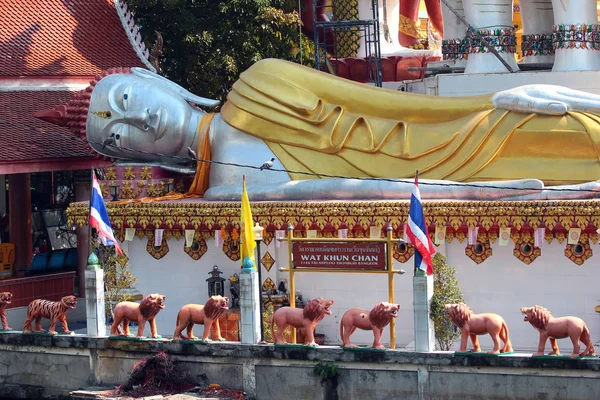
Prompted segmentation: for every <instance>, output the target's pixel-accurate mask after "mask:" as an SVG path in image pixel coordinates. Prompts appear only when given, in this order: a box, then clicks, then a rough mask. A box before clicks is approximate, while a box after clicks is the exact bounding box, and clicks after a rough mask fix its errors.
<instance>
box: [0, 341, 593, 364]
mask: <svg viewBox="0 0 600 400" xmlns="http://www.w3.org/2000/svg"><path fill="white" fill-rule="evenodd" d="M4 346H11V347H17V348H16V349H14V350H16V351H18V347H19V346H23V347H31V346H34V347H45V348H56V349H65V348H71V349H90V350H97V351H100V352H102V350H106V351H111V352H112V351H115V350H116V351H119V350H120V351H124V352H130V353H146V354H153V353H156V352H160V351H165V352H167V353H169V354H172V355H179V356H200V357H212V358H227V359H231V358H260V359H279V360H290V361H311V362H319V361H326V362H329V361H333V362H350V363H352V362H356V363H377V364H390V365H393V364H414V365H427V366H460V367H498V368H527V369H541V368H544V369H560V370H580V371H581V370H588V371H600V358H597V357H596V358H580V359H569V358H567V357H566V356H560V357H556V356H545V357H531V355H530V354H526V353H522V354H519V353H516V354H510V355H505V356H490V355H486V354H477V355H472V354H456V355H455V354H454V353H453V352H434V353H418V352H413V351H406V350H387V351H372V350H369V349H365V350H364V351H363V350H355V349H354V350H345V349H343V348H341V347H339V346H321V347H319V348H307V347H303V346H274V345H272V344H269V345H247V344H240V343H238V342H213V343H209V344H200V343H190V342H177V341H167V340H142V341H134V340H115V339H108V338H92V337H88V336H84V335H76V336H66V335H65V336H62V335H58V336H49V335H34V334H28V335H24V334H15V333H11V334H2V333H0V347H4ZM5 349H6V348H5ZM11 350H13V349H11ZM27 351H31V350H27Z"/></svg>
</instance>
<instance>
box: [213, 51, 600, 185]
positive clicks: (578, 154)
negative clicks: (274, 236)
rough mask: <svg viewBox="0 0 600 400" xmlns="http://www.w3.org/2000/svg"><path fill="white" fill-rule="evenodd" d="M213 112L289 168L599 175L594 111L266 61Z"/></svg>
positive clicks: (552, 177) (550, 179)
mask: <svg viewBox="0 0 600 400" xmlns="http://www.w3.org/2000/svg"><path fill="white" fill-rule="evenodd" d="M221 115H222V118H223V120H224V121H225V122H227V123H228V124H229V125H231V126H233V127H235V128H237V129H239V130H240V131H243V132H245V133H248V134H250V135H253V136H256V137H259V138H261V139H263V140H264V141H265V142H266V143H267V145H268V146H269V147H270V149H271V150H272V151H273V153H275V156H276V157H277V158H278V159H279V161H281V162H282V164H283V165H284V166H285V168H286V169H288V170H291V171H298V172H313V173H319V174H330V175H343V176H349V177H369V176H370V177H382V178H409V177H412V176H414V173H415V170H418V171H419V175H420V176H421V177H422V178H429V179H447V180H452V181H459V182H469V181H496V180H508V179H521V178H537V179H541V180H543V181H544V182H545V183H546V184H565V183H579V182H588V181H593V180H597V179H600V162H599V153H600V119H599V117H598V116H597V115H592V114H587V113H577V112H570V113H568V114H567V115H564V116H546V115H538V114H526V113H519V112H513V111H506V110H501V109H496V108H494V106H493V104H492V95H486V96H477V97H461V98H458V97H457V98H451V97H437V96H425V95H418V94H412V93H403V92H397V91H392V90H386V89H381V88H375V87H371V86H368V85H364V84H359V83H355V82H352V81H349V80H346V79H342V78H338V77H335V76H332V75H328V74H325V73H322V72H319V71H316V70H313V69H310V68H307V67H303V66H301V65H298V64H293V63H289V62H286V61H282V60H275V59H267V60H262V61H260V62H258V63H256V64H254V65H253V66H252V67H251V68H249V69H248V70H247V71H245V72H244V73H243V74H242V75H241V76H240V79H239V80H238V81H237V82H236V83H235V84H234V86H233V89H232V91H231V92H230V93H229V96H228V100H227V102H226V103H225V105H224V106H223V109H222V111H221ZM290 175H291V177H292V179H310V178H314V176H307V175H304V174H298V173H291V174H290Z"/></svg>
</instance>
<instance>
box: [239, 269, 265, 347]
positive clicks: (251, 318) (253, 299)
mask: <svg viewBox="0 0 600 400" xmlns="http://www.w3.org/2000/svg"><path fill="white" fill-rule="evenodd" d="M240 314H241V342H242V343H245V344H256V343H258V342H259V341H260V324H261V323H262V321H261V318H260V292H259V290H258V272H256V271H252V272H245V271H242V273H241V274H240Z"/></svg>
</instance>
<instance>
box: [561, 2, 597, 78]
mask: <svg viewBox="0 0 600 400" xmlns="http://www.w3.org/2000/svg"><path fill="white" fill-rule="evenodd" d="M596 7H597V5H596V0H570V1H565V0H552V8H553V10H554V23H555V24H556V25H558V26H560V25H563V27H564V26H565V25H575V27H576V30H575V31H581V25H597V24H598V11H597V9H596ZM577 25H580V27H577ZM594 29H597V27H594ZM571 33H573V31H571ZM570 40H573V39H570ZM574 41H575V42H577V40H574ZM588 44H589V42H588ZM596 70H600V50H590V49H578V48H573V49H570V48H562V47H559V48H557V49H556V50H555V56H554V66H553V67H552V71H596Z"/></svg>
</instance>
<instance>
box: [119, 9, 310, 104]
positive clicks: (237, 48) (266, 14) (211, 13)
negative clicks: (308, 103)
mask: <svg viewBox="0 0 600 400" xmlns="http://www.w3.org/2000/svg"><path fill="white" fill-rule="evenodd" d="M127 4H128V5H129V7H130V8H131V9H132V12H133V14H134V17H135V20H136V22H137V23H138V24H139V26H140V30H141V33H142V36H143V38H144V40H145V41H146V45H147V46H148V47H150V48H151V47H152V44H153V43H154V42H155V38H156V33H157V32H158V33H160V34H161V36H162V41H163V43H162V54H161V55H159V56H158V57H159V59H160V67H161V73H162V74H163V75H164V76H166V77H167V78H169V79H171V80H173V81H174V82H177V83H179V84H180V85H182V86H183V87H185V88H187V89H188V90H190V91H192V92H194V93H196V94H198V95H200V96H204V97H210V98H215V99H219V100H221V102H224V101H225V98H226V96H227V93H229V91H230V89H231V86H232V85H233V83H234V82H235V81H236V80H237V79H238V77H239V75H240V73H241V72H243V71H245V70H246V69H247V68H248V67H250V66H251V65H252V64H254V63H255V62H256V61H259V60H261V59H263V58H280V59H285V60H289V61H294V62H302V63H303V64H306V65H309V66H312V63H313V62H314V61H313V59H314V56H313V54H314V46H313V44H312V41H311V40H309V39H308V38H307V37H306V36H305V35H304V34H300V32H299V27H300V24H301V21H300V17H299V15H298V12H297V10H293V9H291V7H292V4H293V2H291V1H289V0H129V1H128V2H127ZM153 53H155V54H157V53H158V52H156V51H154V52H153Z"/></svg>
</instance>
